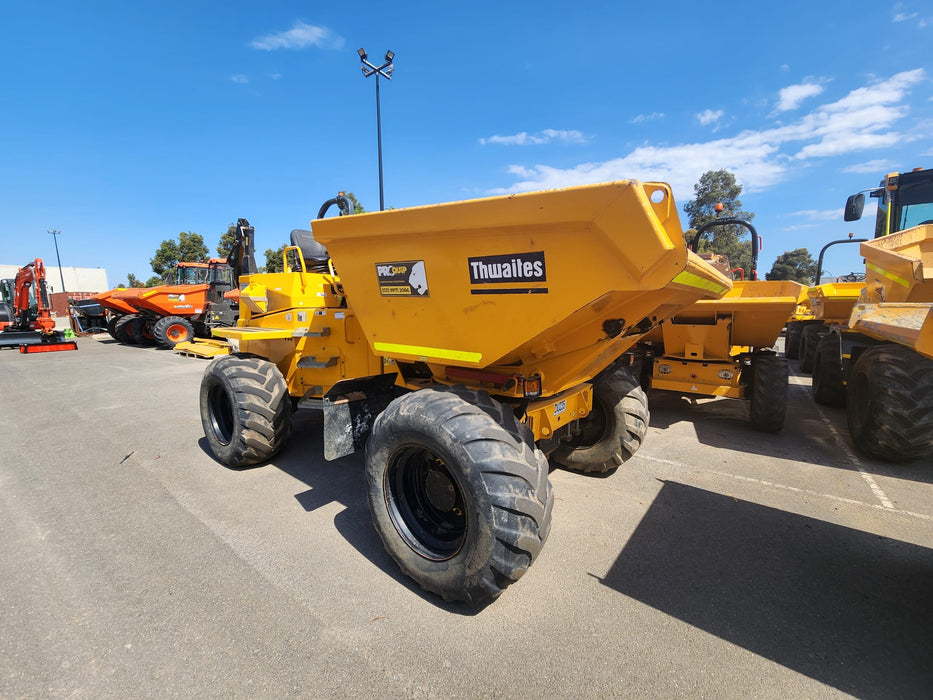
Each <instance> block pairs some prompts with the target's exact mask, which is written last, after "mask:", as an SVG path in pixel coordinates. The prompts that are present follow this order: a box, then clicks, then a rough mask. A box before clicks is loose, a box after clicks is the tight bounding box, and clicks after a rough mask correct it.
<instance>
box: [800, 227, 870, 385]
mask: <svg viewBox="0 0 933 700" xmlns="http://www.w3.org/2000/svg"><path fill="white" fill-rule="evenodd" d="M866 240H867V239H865V238H853V237H852V234H849V237H848V238H842V239H839V240H837V241H830V242H829V243H827V244H826V245H824V246H823V247H822V248H821V249H820V254H819V257H818V258H817V263H816V275H815V284H814V286H812V287H808V288H806V289H805V293H806V302H805V303H804V308H805V309H806V313H805V314H804V315H797V316H796V317H794V315H792V318H791V320H790V321H788V323H787V339H786V344H785V354H786V355H787V357H788V359H798V360H799V361H800V362H799V364H800V371H801V372H805V373H807V374H809V373H810V372H812V371H813V361H814V359H815V358H816V347H817V345H819V343H820V339H821V338H822V337H823V336H824V335H826V334H827V333H828V332H829V329H830V328H831V327H832V326H834V325H839V324H842V325H845V324H846V323H847V322H848V320H849V314H850V313H852V307H853V306H855V302H856V301H858V298H859V295H860V294H861V292H862V287H863V286H864V283H863V282H861V281H850V279H851V278H853V277H854V275H852V274H850V275H846V276H844V277H837V278H836V279H835V280H834V281H832V282H826V283H824V284H820V281H821V280H822V279H823V258H824V256H825V255H826V251H827V250H829V249H830V248H832V247H833V246H836V245H843V244H846V243H863V242H865V241H866ZM800 309H801V306H798V307H797V310H796V314H799V312H800ZM796 314H795V315H796Z"/></svg>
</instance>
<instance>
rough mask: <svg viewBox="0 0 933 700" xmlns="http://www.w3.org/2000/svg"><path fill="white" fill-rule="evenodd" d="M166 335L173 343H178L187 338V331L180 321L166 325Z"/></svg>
mask: <svg viewBox="0 0 933 700" xmlns="http://www.w3.org/2000/svg"><path fill="white" fill-rule="evenodd" d="M165 335H166V337H167V338H168V339H169V340H171V341H172V342H173V343H180V342H181V341H183V340H187V338H188V331H187V330H186V329H185V327H184V326H183V325H181V324H180V323H176V324H173V325H171V326H169V327H168V329H166V331H165Z"/></svg>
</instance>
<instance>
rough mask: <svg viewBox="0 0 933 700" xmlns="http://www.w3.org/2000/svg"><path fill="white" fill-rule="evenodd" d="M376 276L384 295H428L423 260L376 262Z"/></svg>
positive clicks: (380, 292) (380, 291)
mask: <svg viewBox="0 0 933 700" xmlns="http://www.w3.org/2000/svg"><path fill="white" fill-rule="evenodd" d="M376 277H377V278H378V279H379V294H381V295H382V296H384V297H426V296H430V294H428V277H427V274H426V273H425V269H424V260H405V261H402V262H387V263H376Z"/></svg>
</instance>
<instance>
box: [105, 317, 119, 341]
mask: <svg viewBox="0 0 933 700" xmlns="http://www.w3.org/2000/svg"><path fill="white" fill-rule="evenodd" d="M121 318H123V317H122V316H111V317H110V320H109V321H107V332H108V333H109V334H110V337H111V338H113V339H114V340H117V331H116V326H117V321H119V320H120V319H121Z"/></svg>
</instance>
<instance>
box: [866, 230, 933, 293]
mask: <svg viewBox="0 0 933 700" xmlns="http://www.w3.org/2000/svg"><path fill="white" fill-rule="evenodd" d="M859 252H860V253H861V254H862V255H863V256H864V258H865V294H864V295H863V296H862V301H864V302H867V303H880V302H933V224H926V225H924V226H915V227H913V228H909V229H905V230H903V231H899V232H898V233H892V234H891V235H890V236H883V237H881V238H876V239H875V240H873V241H868V242H867V243H862V244H860V245H859Z"/></svg>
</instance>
